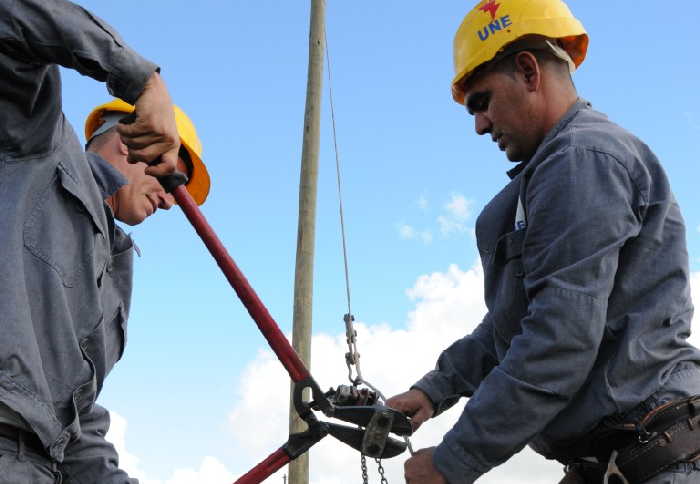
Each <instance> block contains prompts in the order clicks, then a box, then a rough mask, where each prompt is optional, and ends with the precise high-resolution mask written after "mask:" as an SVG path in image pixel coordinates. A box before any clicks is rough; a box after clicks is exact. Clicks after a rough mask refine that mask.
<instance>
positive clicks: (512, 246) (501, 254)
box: [492, 230, 528, 344]
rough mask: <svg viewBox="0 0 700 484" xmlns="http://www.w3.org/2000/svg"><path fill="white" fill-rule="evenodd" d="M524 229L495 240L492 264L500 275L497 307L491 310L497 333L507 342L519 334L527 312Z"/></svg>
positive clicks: (496, 281) (495, 287) (497, 282)
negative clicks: (524, 282) (524, 280)
mask: <svg viewBox="0 0 700 484" xmlns="http://www.w3.org/2000/svg"><path fill="white" fill-rule="evenodd" d="M524 241H525V230H516V231H514V232H509V233H507V234H504V235H502V236H501V237H500V238H499V239H498V242H497V243H496V249H495V251H494V260H493V266H494V271H495V272H496V273H497V274H498V277H497V279H496V280H495V281H494V287H493V290H494V291H495V294H494V299H493V300H494V301H495V307H493V309H492V314H493V320H494V326H495V329H496V332H497V334H498V336H499V337H500V338H501V339H502V340H504V342H505V343H506V344H510V341H511V340H512V339H513V338H514V337H515V336H517V335H518V334H520V332H521V328H520V321H521V320H522V318H523V317H524V316H525V315H526V314H527V307H528V299H527V295H526V294H525V286H524V284H523V279H524V277H525V270H524V267H523V243H524Z"/></svg>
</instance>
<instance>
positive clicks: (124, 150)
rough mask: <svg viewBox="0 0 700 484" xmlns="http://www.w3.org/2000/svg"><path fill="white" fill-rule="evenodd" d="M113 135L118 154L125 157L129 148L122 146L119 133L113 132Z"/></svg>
mask: <svg viewBox="0 0 700 484" xmlns="http://www.w3.org/2000/svg"><path fill="white" fill-rule="evenodd" d="M115 134H116V138H117V139H116V144H117V149H118V150H119V154H120V155H124V156H127V155H128V154H129V148H127V146H126V145H125V144H124V142H123V141H122V138H121V136H119V133H116V132H115Z"/></svg>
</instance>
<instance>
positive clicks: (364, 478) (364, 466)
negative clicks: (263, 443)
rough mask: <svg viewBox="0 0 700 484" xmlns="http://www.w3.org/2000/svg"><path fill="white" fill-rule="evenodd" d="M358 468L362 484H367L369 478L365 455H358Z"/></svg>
mask: <svg viewBox="0 0 700 484" xmlns="http://www.w3.org/2000/svg"><path fill="white" fill-rule="evenodd" d="M360 455H361V456H362V457H361V458H360V467H361V468H362V484H368V483H369V478H368V477H367V458H366V457H365V454H360Z"/></svg>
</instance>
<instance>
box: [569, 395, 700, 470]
mask: <svg viewBox="0 0 700 484" xmlns="http://www.w3.org/2000/svg"><path fill="white" fill-rule="evenodd" d="M610 431H616V434H617V435H615V434H613V433H612V432H610ZM604 434H606V435H605V438H600V437H598V438H597V439H594V440H596V441H597V442H598V443H599V444H600V446H601V447H603V448H605V447H607V446H606V445H605V444H608V443H610V442H615V443H616V444H617V445H615V447H614V449H613V451H612V452H614V454H612V452H611V453H607V452H606V454H608V455H614V456H615V458H614V459H613V460H612V461H611V462H604V460H605V459H607V458H608V457H607V456H606V457H603V456H602V455H600V454H599V455H598V458H599V462H601V463H592V462H588V461H585V460H578V459H577V460H574V461H573V462H569V463H568V464H567V467H568V468H569V469H570V470H572V471H574V472H575V473H577V474H579V475H580V476H581V477H583V478H584V479H585V481H586V482H602V480H603V476H605V474H606V472H609V470H610V465H611V464H614V465H615V469H616V470H617V471H618V472H620V473H621V474H622V475H624V477H625V478H626V479H627V481H628V482H629V483H630V484H635V483H641V482H644V481H646V480H648V479H649V478H651V477H653V476H655V475H656V474H658V473H660V472H662V471H663V470H665V469H667V468H668V467H670V466H672V465H674V464H676V463H679V462H694V461H696V460H698V459H699V458H700V396H694V397H691V398H688V399H684V400H676V401H673V402H669V403H667V404H665V405H662V406H661V407H658V408H656V409H654V410H652V411H651V412H649V413H648V414H647V415H645V416H644V417H643V418H642V420H641V421H639V422H637V423H632V424H622V425H616V426H612V428H609V429H608V432H605V433H604ZM625 441H626V445H619V444H620V443H621V442H625ZM601 457H602V458H601Z"/></svg>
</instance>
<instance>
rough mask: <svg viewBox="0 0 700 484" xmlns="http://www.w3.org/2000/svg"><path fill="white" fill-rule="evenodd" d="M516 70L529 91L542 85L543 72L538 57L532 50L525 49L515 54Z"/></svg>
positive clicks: (535, 89)
mask: <svg viewBox="0 0 700 484" xmlns="http://www.w3.org/2000/svg"><path fill="white" fill-rule="evenodd" d="M515 70H516V72H517V73H518V74H519V76H520V77H522V79H523V80H524V81H525V87H526V88H527V90H528V91H530V92H534V91H537V90H538V89H539V87H540V82H541V76H542V72H541V71H540V65H539V63H538V62H537V57H535V56H534V54H532V52H528V51H523V52H518V53H517V54H516V55H515Z"/></svg>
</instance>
